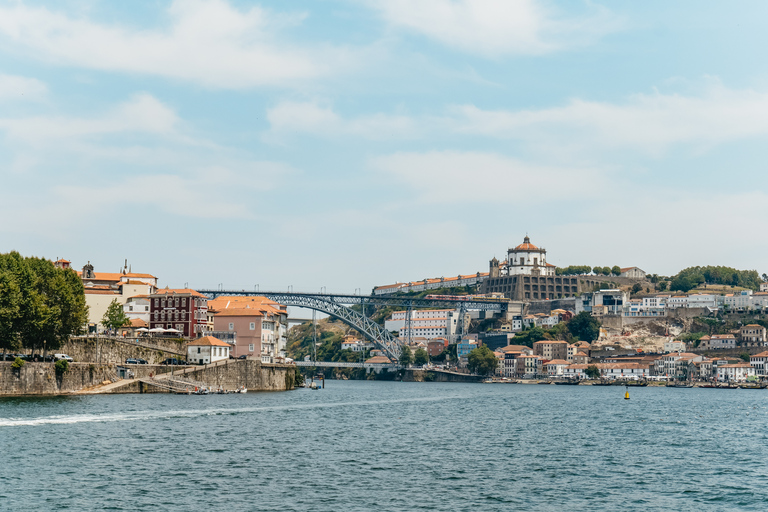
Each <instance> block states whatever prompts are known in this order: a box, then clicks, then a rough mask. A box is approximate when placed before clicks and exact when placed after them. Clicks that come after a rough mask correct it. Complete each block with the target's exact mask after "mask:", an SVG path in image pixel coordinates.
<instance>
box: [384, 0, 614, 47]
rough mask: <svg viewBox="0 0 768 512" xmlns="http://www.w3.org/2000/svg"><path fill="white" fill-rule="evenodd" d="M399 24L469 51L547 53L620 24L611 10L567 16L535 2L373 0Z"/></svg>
mask: <svg viewBox="0 0 768 512" xmlns="http://www.w3.org/2000/svg"><path fill="white" fill-rule="evenodd" d="M369 4H370V5H372V6H373V7H374V8H375V9H377V10H378V11H379V12H380V13H381V15H382V17H383V18H384V19H385V20H387V21H388V22H389V23H391V24H392V25H394V26H397V27H402V28H405V29H407V30H411V31H414V32H417V33H421V34H424V35H425V36H427V37H429V38H432V39H435V40H437V41H439V42H441V43H443V44H445V45H447V46H452V47H455V48H458V49H460V50H463V51H465V52H469V53H477V54H481V55H486V56H497V55H509V54H542V53H548V52H552V51H555V50H561V49H564V48H567V47H572V46H574V45H582V44H585V43H588V42H591V41H592V40H594V39H595V38H597V37H600V36H602V35H604V34H606V33H608V32H611V31H613V30H615V29H616V28H617V26H618V22H617V21H616V19H615V18H614V17H613V16H611V15H609V14H608V13H607V12H606V11H604V10H601V9H598V8H594V10H595V12H594V13H592V14H590V15H589V16H586V17H582V18H570V19H562V18H558V16H557V14H556V13H554V12H552V11H551V10H550V9H547V8H545V7H544V5H543V4H542V2H539V1H536V0H419V1H417V2H414V1H410V0H371V1H369Z"/></svg>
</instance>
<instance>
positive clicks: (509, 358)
mask: <svg viewBox="0 0 768 512" xmlns="http://www.w3.org/2000/svg"><path fill="white" fill-rule="evenodd" d="M562 343H565V342H562ZM537 344H539V345H537ZM566 345H567V343H566ZM564 350H565V351H566V357H562V356H563V351H564ZM495 354H496V356H497V357H498V358H499V366H498V370H497V375H498V376H500V377H506V378H512V379H515V378H517V379H520V378H522V379H525V378H541V377H549V378H564V379H585V378H587V374H588V369H589V368H590V367H594V368H595V369H597V371H599V373H600V377H601V378H603V379H608V380H616V379H621V380H641V379H648V378H653V377H663V378H664V379H670V380H671V379H680V380H703V381H711V380H717V381H720V382H744V381H746V380H748V379H750V378H751V377H752V378H760V379H764V378H768V351H765V352H761V353H759V354H756V355H753V356H750V361H749V362H745V361H742V360H741V359H733V358H708V357H706V356H703V355H701V354H693V353H688V352H674V353H670V354H664V355H638V356H636V357H617V358H613V359H611V358H607V359H604V360H602V361H600V362H592V361H590V359H589V356H588V355H587V353H585V352H584V350H580V349H579V348H576V347H574V348H572V349H571V348H569V347H562V346H560V344H558V343H557V342H551V341H548V342H537V343H534V347H533V348H529V347H525V346H521V345H509V346H507V347H504V348H502V349H500V350H498V351H496V352H495Z"/></svg>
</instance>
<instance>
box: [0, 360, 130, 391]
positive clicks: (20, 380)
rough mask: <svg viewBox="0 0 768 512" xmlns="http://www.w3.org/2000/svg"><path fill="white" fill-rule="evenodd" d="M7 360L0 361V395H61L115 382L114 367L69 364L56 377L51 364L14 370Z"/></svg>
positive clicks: (115, 372)
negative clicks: (67, 367) (107, 381)
mask: <svg viewBox="0 0 768 512" xmlns="http://www.w3.org/2000/svg"><path fill="white" fill-rule="evenodd" d="M12 364H13V363H11V362H10V361H4V362H0V396H8V395H62V394H69V393H74V392H75V391H79V390H81V389H83V388H87V387H91V386H95V385H97V384H101V383H102V382H104V381H105V380H109V381H115V380H117V371H116V369H115V366H114V365H97V364H90V363H70V365H69V369H68V370H67V371H66V372H64V374H62V375H56V370H55V368H54V366H53V363H30V362H28V363H25V364H24V366H23V367H21V368H18V369H16V368H13V367H12V366H11V365H12Z"/></svg>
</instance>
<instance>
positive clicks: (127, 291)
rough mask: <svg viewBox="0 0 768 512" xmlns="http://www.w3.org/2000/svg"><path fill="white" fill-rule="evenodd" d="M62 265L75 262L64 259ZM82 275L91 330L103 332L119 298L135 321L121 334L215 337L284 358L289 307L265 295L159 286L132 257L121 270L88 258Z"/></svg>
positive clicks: (237, 349) (268, 357) (248, 352)
mask: <svg viewBox="0 0 768 512" xmlns="http://www.w3.org/2000/svg"><path fill="white" fill-rule="evenodd" d="M54 264H55V266H57V267H59V268H65V269H66V268H70V262H69V261H67V260H64V259H59V260H57V261H56V262H55V263H54ZM77 274H78V275H79V277H80V278H81V280H82V282H83V288H84V291H85V301H86V304H87V305H88V308H89V309H88V317H89V318H88V331H89V332H90V333H103V332H104V331H105V330H106V328H105V326H104V325H102V319H103V317H104V314H105V312H106V311H107V308H108V307H109V306H110V304H112V302H113V301H116V302H117V303H118V304H120V305H121V306H122V308H123V312H124V313H125V315H126V316H127V317H128V319H129V320H130V325H127V326H124V327H122V328H120V329H119V330H118V331H119V332H118V334H120V335H123V336H125V337H131V338H138V337H141V336H148V335H164V336H172V337H183V338H202V337H204V336H213V337H215V338H216V339H219V340H220V341H223V342H226V343H227V344H228V345H229V347H230V351H229V352H228V356H229V355H232V356H234V357H239V356H246V357H252V358H259V359H261V360H262V361H264V362H274V361H275V360H276V359H277V360H279V359H281V358H284V357H285V347H286V343H287V335H288V311H287V308H286V307H285V306H283V305H281V304H278V303H276V302H274V301H271V300H269V299H266V298H264V297H224V296H220V297H217V298H216V299H214V300H209V299H208V298H207V297H206V296H204V295H203V294H201V293H199V292H197V291H196V290H192V289H189V288H168V287H165V288H158V279H157V277H156V276H154V275H152V274H144V273H136V272H133V271H132V269H131V268H130V267H129V266H128V264H127V262H126V263H125V265H124V266H123V268H122V269H120V271H119V272H115V273H110V272H96V271H95V270H94V267H93V265H92V264H91V263H90V262H88V263H87V264H86V265H85V266H84V267H83V269H82V271H78V272H77Z"/></svg>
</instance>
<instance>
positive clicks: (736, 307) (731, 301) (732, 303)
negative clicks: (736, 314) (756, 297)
mask: <svg viewBox="0 0 768 512" xmlns="http://www.w3.org/2000/svg"><path fill="white" fill-rule="evenodd" d="M724 305H725V306H726V307H727V308H728V309H729V310H731V311H749V310H751V309H752V290H742V291H740V292H739V293H729V294H727V295H726V296H725V298H724Z"/></svg>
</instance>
